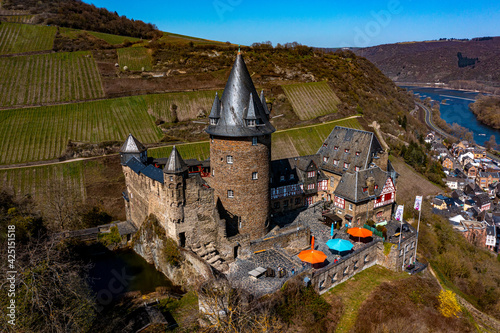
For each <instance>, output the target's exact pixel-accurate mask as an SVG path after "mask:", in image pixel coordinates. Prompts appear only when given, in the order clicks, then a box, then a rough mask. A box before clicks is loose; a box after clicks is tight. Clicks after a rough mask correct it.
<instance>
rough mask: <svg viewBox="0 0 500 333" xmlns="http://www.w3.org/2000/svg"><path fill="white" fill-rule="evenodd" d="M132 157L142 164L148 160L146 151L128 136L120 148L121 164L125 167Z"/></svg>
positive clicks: (137, 141) (133, 138)
mask: <svg viewBox="0 0 500 333" xmlns="http://www.w3.org/2000/svg"><path fill="white" fill-rule="evenodd" d="M132 157H135V158H137V159H138V160H139V161H140V162H142V163H146V161H147V160H148V150H147V148H146V147H145V146H144V145H143V144H142V143H140V142H139V140H137V139H136V138H135V137H134V136H133V135H132V134H129V135H128V137H127V140H125V142H124V143H123V145H122V146H121V148H120V162H121V164H122V165H125V164H126V163H127V162H128V160H130V159H131V158H132Z"/></svg>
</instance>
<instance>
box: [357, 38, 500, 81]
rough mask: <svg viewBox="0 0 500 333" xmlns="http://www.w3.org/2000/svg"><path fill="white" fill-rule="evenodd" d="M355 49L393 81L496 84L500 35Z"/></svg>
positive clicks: (498, 79) (499, 59) (499, 74)
mask: <svg viewBox="0 0 500 333" xmlns="http://www.w3.org/2000/svg"><path fill="white" fill-rule="evenodd" d="M355 52H356V54H358V55H361V56H363V57H366V58H367V59H368V60H370V61H371V62H373V63H374V64H375V65H376V66H377V67H378V68H379V69H380V70H381V71H382V72H383V73H384V74H385V75H387V76H388V77H389V78H390V79H392V80H393V81H397V82H417V83H435V82H442V83H447V84H449V85H450V86H452V87H457V88H458V87H462V88H466V87H468V88H479V89H484V88H488V87H489V89H490V90H491V89H492V87H496V88H498V87H500V58H499V57H498V55H499V54H500V37H492V38H490V37H485V38H475V39H472V40H439V41H425V42H408V43H397V44H385V45H378V46H373V47H368V48H362V49H357V50H355ZM464 81H465V82H464ZM460 85H461V86H460Z"/></svg>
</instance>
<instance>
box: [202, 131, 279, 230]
mask: <svg viewBox="0 0 500 333" xmlns="http://www.w3.org/2000/svg"><path fill="white" fill-rule="evenodd" d="M228 156H232V163H228ZM270 157H271V138H270V136H262V137H258V143H257V145H252V137H247V138H222V137H212V140H211V143H210V167H211V169H212V176H211V177H213V178H214V179H213V180H212V181H211V183H212V186H213V188H214V190H215V197H214V199H215V200H217V198H219V199H220V200H221V203H222V205H223V207H224V208H225V209H226V210H227V211H228V212H230V213H231V214H233V215H236V216H239V217H240V218H241V223H240V225H239V227H238V229H239V230H238V231H239V233H240V234H249V235H250V238H251V239H256V238H260V237H262V236H264V235H265V234H266V232H267V227H268V223H269V212H270V193H269V167H270ZM254 172H257V179H252V173H254ZM229 190H231V191H233V194H234V197H232V198H230V197H228V191H229Z"/></svg>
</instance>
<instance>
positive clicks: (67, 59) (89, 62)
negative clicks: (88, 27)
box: [0, 24, 104, 107]
mask: <svg viewBox="0 0 500 333" xmlns="http://www.w3.org/2000/svg"><path fill="white" fill-rule="evenodd" d="M2 26H3V24H2V25H1V26H0V29H1V27H2ZM0 73H1V76H0V90H1V91H2V94H1V95H0V107H2V106H3V107H9V106H16V105H37V104H42V103H51V102H64V101H75V100H84V99H95V98H101V97H104V91H103V88H102V83H101V78H100V76H99V71H98V69H97V65H96V63H95V61H94V59H93V58H92V54H91V53H90V52H88V51H84V52H71V53H51V54H41V55H31V56H20V57H6V58H0Z"/></svg>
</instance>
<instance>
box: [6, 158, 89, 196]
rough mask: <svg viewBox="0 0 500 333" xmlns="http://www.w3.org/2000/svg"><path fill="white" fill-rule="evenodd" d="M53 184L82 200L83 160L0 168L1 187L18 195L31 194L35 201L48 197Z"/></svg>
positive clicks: (51, 193)
mask: <svg viewBox="0 0 500 333" xmlns="http://www.w3.org/2000/svg"><path fill="white" fill-rule="evenodd" d="M55 186H64V187H65V189H66V190H70V191H71V192H72V193H74V194H75V195H76V196H77V197H78V198H80V200H84V199H85V197H86V193H85V186H84V168H83V162H81V161H79V162H72V163H65V164H54V165H47V166H37V167H30V168H19V169H8V170H0V187H1V188H3V189H6V190H10V189H13V190H14V192H15V193H16V194H17V195H19V196H25V195H31V196H32V197H33V199H35V201H41V200H42V199H45V200H47V199H50V198H51V197H52V195H53V194H54V193H53V190H54V187H55Z"/></svg>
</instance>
